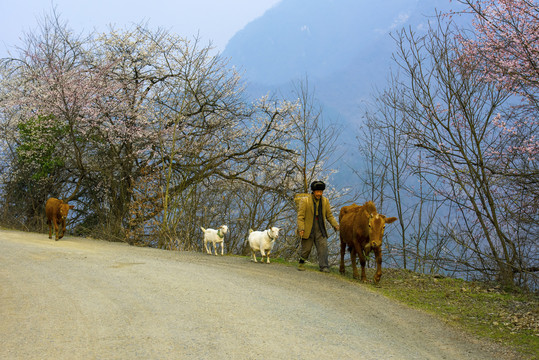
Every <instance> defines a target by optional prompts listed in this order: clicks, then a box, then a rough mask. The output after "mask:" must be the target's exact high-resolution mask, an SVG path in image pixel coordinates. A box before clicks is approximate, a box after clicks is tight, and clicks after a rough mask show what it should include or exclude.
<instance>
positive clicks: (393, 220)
mask: <svg viewBox="0 0 539 360" xmlns="http://www.w3.org/2000/svg"><path fill="white" fill-rule="evenodd" d="M396 220H397V218H396V217H390V218H387V219H386V224H391V223H392V222H395V221H396Z"/></svg>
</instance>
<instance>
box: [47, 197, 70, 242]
mask: <svg viewBox="0 0 539 360" xmlns="http://www.w3.org/2000/svg"><path fill="white" fill-rule="evenodd" d="M73 208H74V206H73V205H69V204H68V203H65V202H63V201H62V200H58V199H55V198H50V199H49V200H47V203H46V204H45V214H47V224H49V239H52V226H53V225H54V232H55V234H56V238H55V240H58V239H61V238H63V237H64V233H65V231H66V219H67V214H68V213H69V209H73ZM59 224H60V225H61V230H62V234H60V236H58V225H59Z"/></svg>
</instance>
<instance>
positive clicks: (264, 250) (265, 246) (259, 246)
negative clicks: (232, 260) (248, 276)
mask: <svg viewBox="0 0 539 360" xmlns="http://www.w3.org/2000/svg"><path fill="white" fill-rule="evenodd" d="M279 230H280V229H279V228H277V227H275V226H274V227H272V228H271V229H268V230H265V231H253V229H249V246H250V247H251V254H252V255H253V261H254V262H257V261H256V254H255V253H256V251H260V254H261V255H262V258H261V259H260V261H261V262H264V256H266V262H267V263H268V264H269V262H270V259H269V257H270V253H271V250H272V249H273V245H274V244H275V239H277V237H278V236H279Z"/></svg>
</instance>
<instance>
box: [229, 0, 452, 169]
mask: <svg viewBox="0 0 539 360" xmlns="http://www.w3.org/2000/svg"><path fill="white" fill-rule="evenodd" d="M456 6H458V3H457V2H456V1H455V0H453V1H452V2H451V1H450V0H378V1H372V0H282V1H281V2H280V3H278V4H277V5H276V6H275V7H273V8H272V9H270V10H268V11H267V12H266V13H265V14H264V15H263V16H261V17H260V18H258V19H256V20H254V21H252V22H251V23H249V24H248V25H247V26H246V27H245V28H244V29H242V30H241V31H239V32H238V33H236V35H235V36H234V37H233V38H232V39H231V40H230V41H229V43H228V44H227V46H226V48H225V50H224V52H223V54H222V55H223V56H224V57H226V58H229V59H230V63H231V64H232V65H235V66H236V67H237V68H239V69H240V70H241V71H243V72H244V78H245V79H246V80H247V82H248V83H249V91H250V92H251V94H252V95H253V96H260V95H262V94H266V93H268V92H270V93H271V92H274V91H279V93H280V94H287V92H288V91H289V89H290V85H291V83H292V81H298V80H301V79H304V78H305V77H306V76H307V77H308V79H309V84H310V85H312V86H313V87H314V89H315V94H316V96H317V98H318V99H319V100H320V102H321V104H322V105H323V107H324V109H325V111H326V118H330V119H333V120H334V121H337V122H339V123H341V124H342V125H343V126H344V127H347V128H353V129H352V131H346V132H345V135H344V137H343V141H342V143H344V144H347V145H346V146H349V145H350V144H352V145H355V139H354V136H355V131H354V130H355V129H356V128H357V126H358V125H359V123H360V119H361V115H362V111H361V105H362V102H364V101H365V100H368V99H369V97H370V96H371V94H372V92H373V89H374V88H384V87H385V86H386V84H387V78H388V74H389V69H390V67H391V66H394V64H393V62H392V60H391V54H392V52H393V51H394V50H395V42H394V40H393V39H392V38H391V36H390V32H392V31H395V30H398V29H400V28H402V27H410V28H412V29H414V30H416V31H422V30H423V29H426V26H427V22H428V21H429V19H431V20H432V18H433V16H434V15H435V13H436V10H442V11H448V10H449V9H451V8H454V7H456ZM354 166H355V165H354Z"/></svg>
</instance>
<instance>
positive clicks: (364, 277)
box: [358, 250, 367, 282]
mask: <svg viewBox="0 0 539 360" xmlns="http://www.w3.org/2000/svg"><path fill="white" fill-rule="evenodd" d="M358 255H359V263H360V264H361V281H362V282H367V275H365V264H366V263H367V259H366V258H365V254H363V251H361V250H360V251H359V252H358Z"/></svg>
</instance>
